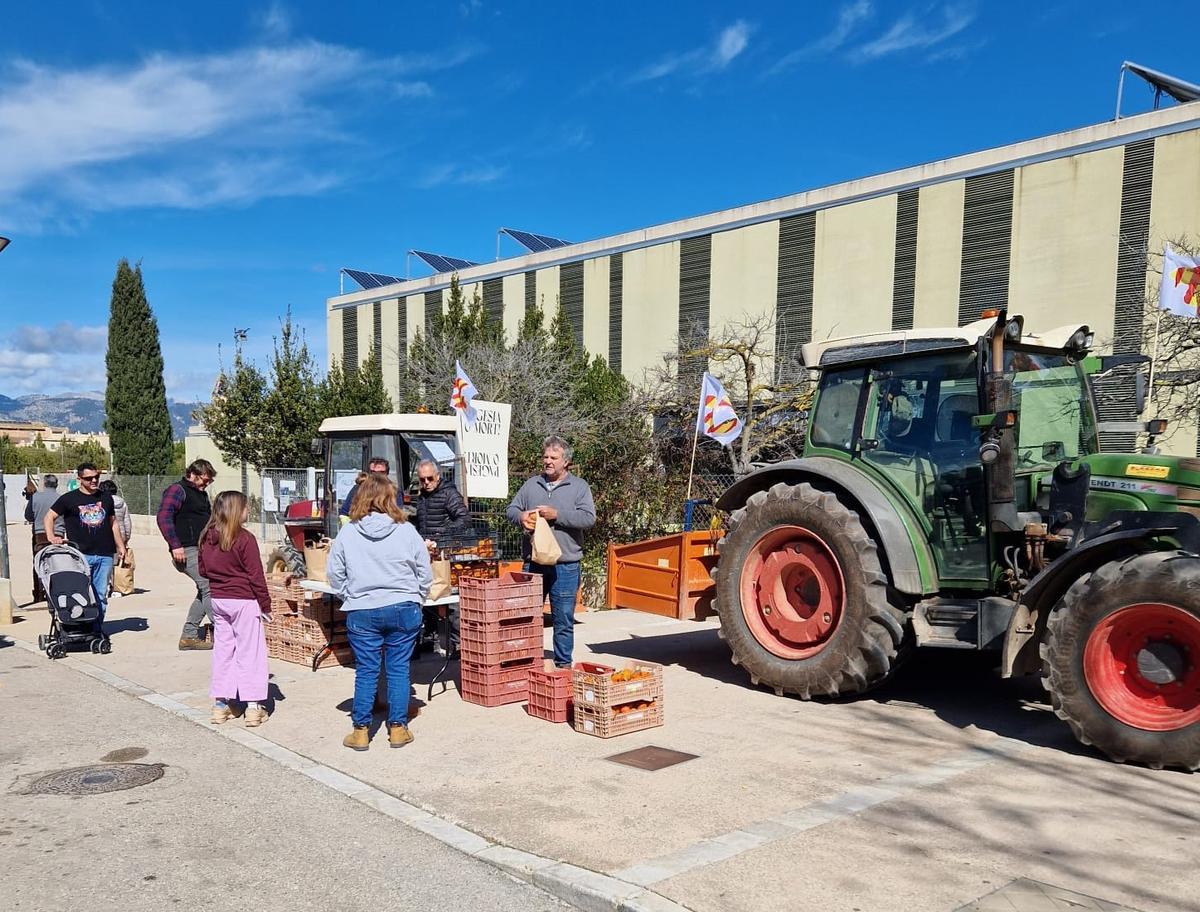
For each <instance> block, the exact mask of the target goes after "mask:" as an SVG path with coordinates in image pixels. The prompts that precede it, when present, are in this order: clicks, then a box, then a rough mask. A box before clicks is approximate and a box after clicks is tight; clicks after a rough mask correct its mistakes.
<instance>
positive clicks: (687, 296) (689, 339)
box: [679, 234, 712, 388]
mask: <svg viewBox="0 0 1200 912" xmlns="http://www.w3.org/2000/svg"><path fill="white" fill-rule="evenodd" d="M711 276H712V235H711V234H705V235H701V236H700V237H693V238H685V239H684V240H683V241H681V242H680V245H679V344H680V346H681V349H684V348H691V347H694V346H695V345H697V344H699V343H702V342H704V341H706V340H707V339H708V329H709V326H708V313H709V310H708V299H709V284H710V283H709V280H710V278H711ZM681 354H682V351H681ZM707 368H708V363H707V360H706V359H704V358H686V359H685V358H683V357H681V358H680V360H679V382H680V383H681V384H683V385H684V387H685V388H691V387H693V386H699V385H700V375H701V374H702V373H703V372H704V371H705V370H706V369H707Z"/></svg>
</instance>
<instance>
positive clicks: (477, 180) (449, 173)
mask: <svg viewBox="0 0 1200 912" xmlns="http://www.w3.org/2000/svg"><path fill="white" fill-rule="evenodd" d="M507 170H508V169H507V168H505V167H503V166H502V165H460V164H456V163H453V162H448V163H446V164H441V165H435V166H433V167H432V168H429V169H428V170H427V171H426V172H425V174H424V175H423V176H422V177H421V179H420V180H419V181H417V186H418V187H421V188H422V189H425V190H429V189H432V188H434V187H444V186H448V185H453V184H468V185H476V186H478V185H481V184H490V183H492V182H493V181H497V180H499V179H500V178H501V177H503V176H504V174H505V173H506V171H507Z"/></svg>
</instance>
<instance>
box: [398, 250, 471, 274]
mask: <svg viewBox="0 0 1200 912" xmlns="http://www.w3.org/2000/svg"><path fill="white" fill-rule="evenodd" d="M409 253H411V254H413V256H418V257H420V258H421V259H422V260H424V261H425V262H426V263H427V264H428V265H429V268H430V269H432V270H433V271H434V272H457V271H458V270H460V269H469V268H470V267H472V266H478V265H479V264H478V263H473V262H471V261H470V260H464V259H462V258H461V257H451V256H442V255H441V254H440V253H428V252H426V251H424V250H410V251H409Z"/></svg>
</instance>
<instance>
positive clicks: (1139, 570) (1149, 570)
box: [1041, 551, 1200, 770]
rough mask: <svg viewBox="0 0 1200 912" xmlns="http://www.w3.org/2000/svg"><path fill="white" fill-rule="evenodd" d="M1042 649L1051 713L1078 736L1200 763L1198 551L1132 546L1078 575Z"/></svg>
mask: <svg viewBox="0 0 1200 912" xmlns="http://www.w3.org/2000/svg"><path fill="white" fill-rule="evenodd" d="M1041 655H1042V668H1043V674H1044V677H1043V681H1044V682H1045V684H1046V687H1047V689H1048V690H1049V691H1050V698H1051V702H1052V703H1053V706H1054V711H1055V713H1057V714H1058V716H1059V718H1061V719H1063V720H1065V721H1066V723H1067V724H1068V725H1070V726H1071V730H1072V731H1073V732H1074V733H1075V737H1077V738H1078V739H1079V740H1080V741H1082V742H1083V743H1084V744H1091V745H1094V746H1095V747H1096V748H1098V749H1099V750H1101V751H1102V752H1104V753H1105V754H1107V755H1108V756H1109V757H1111V758H1112V759H1114V760H1116V761H1118V762H1121V763H1124V762H1126V761H1129V762H1135V763H1145V764H1146V765H1147V766H1151V767H1154V768H1155V769H1161V768H1162V767H1164V766H1171V767H1182V768H1184V769H1189V770H1195V769H1200V558H1197V557H1196V556H1195V555H1191V554H1187V553H1186V552H1183V551H1159V552H1155V553H1152V554H1138V555H1136V556H1133V557H1128V558H1125V559H1124V560H1119V561H1113V562H1111V563H1108V564H1105V565H1104V566H1102V567H1100V568H1099V569H1098V570H1096V571H1095V572H1093V573H1091V574H1089V575H1088V576H1085V577H1081V578H1080V579H1078V580H1076V581H1075V583H1074V584H1073V585H1072V586H1071V588H1070V589H1069V590H1067V594H1066V595H1064V596H1063V598H1062V600H1061V601H1060V602H1059V603H1058V605H1057V606H1056V607H1055V610H1054V612H1053V613H1052V614H1051V615H1050V617H1049V619H1048V621H1047V626H1046V638H1045V640H1044V641H1043V643H1042V646H1041Z"/></svg>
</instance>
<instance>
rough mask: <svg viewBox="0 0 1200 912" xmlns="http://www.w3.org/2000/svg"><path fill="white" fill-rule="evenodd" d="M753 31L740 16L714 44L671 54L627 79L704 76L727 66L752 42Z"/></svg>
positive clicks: (723, 30) (722, 32) (724, 30)
mask: <svg viewBox="0 0 1200 912" xmlns="http://www.w3.org/2000/svg"><path fill="white" fill-rule="evenodd" d="M752 31H753V28H752V26H750V25H749V23H747V22H746V21H745V20H742V19H739V20H738V21H737V22H735V23H733V24H732V25H729V26H726V27H725V28H723V29H722V30H721V32H720V34H719V35H717V37H716V40H715V41H713V42H712V43H711V44H707V45H704V46H703V47H698V48H693V49H692V50H690V51H684V52H681V53H673V54H668V55H666V56H665V57H663V58H661V59H660V60H657V61H655V62H654V63H651V64H649V65H647V66H645V67H643V68H642V69H640V70H638V71H637V72H636V73H634V74H633V75H632V76H630V77H629V78H628V80H626V81H627V82H628V83H630V84H632V83H638V82H652V81H654V80H656V79H662V78H663V77H666V76H670V75H672V74H676V73H678V74H680V75H687V76H702V75H705V74H707V73H713V72H717V71H720V70H724V69H725V68H726V67H728V66H729V64H731V63H732V62H733V61H734V59H736V58H737V57H738V56H740V55H741V54H742V52H743V51H745V50H746V48H747V47H748V46H749V44H750V33H751V32H752Z"/></svg>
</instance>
